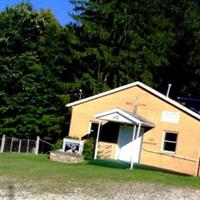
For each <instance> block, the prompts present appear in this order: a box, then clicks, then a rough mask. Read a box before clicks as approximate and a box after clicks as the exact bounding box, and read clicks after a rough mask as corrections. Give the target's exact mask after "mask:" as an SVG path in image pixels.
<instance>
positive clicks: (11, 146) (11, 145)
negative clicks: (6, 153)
mask: <svg viewBox="0 0 200 200" xmlns="http://www.w3.org/2000/svg"><path fill="white" fill-rule="evenodd" d="M12 148H13V137H12V138H11V143H10V152H12Z"/></svg>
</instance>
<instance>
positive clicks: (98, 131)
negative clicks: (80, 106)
mask: <svg viewBox="0 0 200 200" xmlns="http://www.w3.org/2000/svg"><path fill="white" fill-rule="evenodd" d="M100 129H101V122H100V121H99V124H98V130H97V137H96V144H95V152H94V159H97V154H98V143H99V134H100Z"/></svg>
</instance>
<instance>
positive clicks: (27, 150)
mask: <svg viewBox="0 0 200 200" xmlns="http://www.w3.org/2000/svg"><path fill="white" fill-rule="evenodd" d="M26 153H29V139H28V140H27V146H26Z"/></svg>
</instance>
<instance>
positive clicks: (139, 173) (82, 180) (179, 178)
mask: <svg viewBox="0 0 200 200" xmlns="http://www.w3.org/2000/svg"><path fill="white" fill-rule="evenodd" d="M0 176H1V178H2V180H3V181H1V182H2V183H3V184H2V185H1V187H4V188H5V187H8V186H9V185H10V184H16V183H18V184H19V185H21V186H22V187H34V186H36V185H37V186H39V189H40V190H42V191H44V190H45V191H46V190H50V191H52V190H54V191H55V190H58V191H60V190H66V187H67V189H68V191H70V190H72V189H73V188H79V187H81V185H85V186H86V187H90V186H93V185H99V184H102V183H111V184H112V183H116V182H118V183H133V182H146V183H151V184H154V183H155V184H162V185H169V186H176V187H190V188H200V178H199V177H192V176H183V175H177V174H171V173H167V172H166V171H157V170H155V169H151V168H145V167H138V166H137V167H136V168H134V169H133V170H132V171H130V170H129V169H128V165H127V164H126V163H123V162H116V161H102V160H101V161H99V160H96V161H92V162H83V163H79V164H63V163H57V162H52V161H50V160H49V159H48V156H47V155H38V156H35V155H30V154H29V155H27V154H17V153H3V154H0Z"/></svg>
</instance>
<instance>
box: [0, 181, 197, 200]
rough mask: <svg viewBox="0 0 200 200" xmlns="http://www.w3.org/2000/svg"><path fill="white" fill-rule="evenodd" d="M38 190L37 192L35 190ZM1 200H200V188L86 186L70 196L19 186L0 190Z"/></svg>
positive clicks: (143, 184) (71, 191)
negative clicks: (29, 189) (30, 189)
mask: <svg viewBox="0 0 200 200" xmlns="http://www.w3.org/2000/svg"><path fill="white" fill-rule="evenodd" d="M33 190H34V188H33ZM0 199H1V200H64V199H66V200H97V199H98V200H111V199H113V200H144V199H145V200H169V199H170V200H200V188H199V189H189V188H173V187H170V186H167V187H166V186H163V185H156V184H148V183H114V184H113V183H112V184H111V183H104V184H101V185H97V184H96V185H95V184H94V185H87V184H85V185H83V186H81V187H80V188H73V189H70V190H68V189H67V188H66V192H64V191H62V192H56V193H55V192H53V193H51V192H48V193H46V192H41V191H39V190H38V191H27V190H26V191H25V190H23V188H19V187H18V186H10V187H9V188H7V189H6V190H5V189H4V190H2V189H0Z"/></svg>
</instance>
